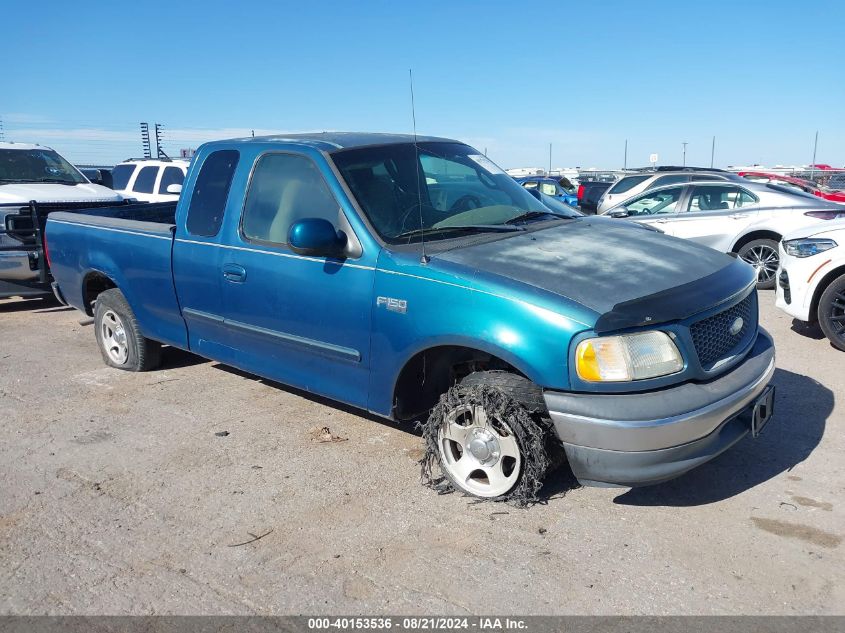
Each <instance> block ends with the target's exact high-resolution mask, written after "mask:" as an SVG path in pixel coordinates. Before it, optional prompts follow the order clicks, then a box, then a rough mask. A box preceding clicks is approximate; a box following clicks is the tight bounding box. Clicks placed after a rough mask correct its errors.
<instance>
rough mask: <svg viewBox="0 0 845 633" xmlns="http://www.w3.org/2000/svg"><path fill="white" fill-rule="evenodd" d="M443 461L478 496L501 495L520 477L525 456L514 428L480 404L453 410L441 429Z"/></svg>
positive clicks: (456, 479) (459, 482)
mask: <svg viewBox="0 0 845 633" xmlns="http://www.w3.org/2000/svg"><path fill="white" fill-rule="evenodd" d="M437 435H438V438H437V439H438V441H437V446H438V448H439V450H440V462H441V464H442V466H443V468H444V469H445V470H446V472H447V473H448V474H449V477H450V478H451V479H452V481H453V482H454V483H455V484H457V485H458V486H459V487H460V488H461V489H462V490H463V491H464V492H468V493H470V494H473V495H476V496H478V497H488V498H492V497H500V496H502V495H504V494H506V493H508V492H509V491H510V490H511V489H512V488H513V487H514V486H515V485H516V482H517V480H518V479H519V472H520V467H521V466H522V456H521V454H520V450H519V445H518V444H517V442H516V437H515V436H514V434H513V431H512V430H511V428H510V427H509V426H508V425H507V423H505V422H504V421H502V420H496V421H495V424H493V423H491V420H490V418H489V417H488V415H487V412H486V411H485V410H484V408H483V407H482V406H480V405H462V406H459V407H456V408H455V409H454V410H453V411H451V412H450V413H449V414H448V416H446V419H445V420H444V421H443V423H442V424H441V426H440V429H439V430H438V433H437Z"/></svg>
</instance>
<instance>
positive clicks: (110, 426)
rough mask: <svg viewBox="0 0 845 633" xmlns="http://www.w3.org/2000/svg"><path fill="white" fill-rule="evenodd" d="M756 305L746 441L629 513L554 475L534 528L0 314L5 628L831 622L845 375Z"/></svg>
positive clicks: (362, 439) (41, 306)
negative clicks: (752, 428) (766, 381)
mask: <svg viewBox="0 0 845 633" xmlns="http://www.w3.org/2000/svg"><path fill="white" fill-rule="evenodd" d="M761 298H762V301H761V303H762V306H761V311H762V314H761V319H762V323H763V325H764V326H765V327H766V328H767V329H769V331H770V332H772V334H773V335H774V338H775V342H776V344H777V348H778V370H777V373H776V375H775V383H776V385H777V388H778V400H777V413H776V416H775V418H774V420H773V421H772V422H771V423H770V424H769V426H768V427H767V429H766V431H765V433H764V434H763V436H762V437H761V438H759V439H758V440H752V439H750V438H747V439H745V440H743V441H742V442H741V443H740V444H738V445H737V446H736V447H735V448H734V449H733V450H731V451H729V452H728V453H726V454H724V455H723V456H721V457H720V458H719V459H717V460H715V461H713V462H711V463H709V464H707V465H705V466H703V467H701V468H699V469H697V470H695V471H693V472H692V473H689V474H688V475H686V476H684V477H682V478H680V479H677V480H675V481H673V482H670V483H668V484H664V485H661V486H655V487H651V488H641V489H637V490H632V491H628V490H624V489H599V488H578V487H577V486H575V484H574V482H573V480H572V476H571V473H569V472H568V471H567V469H566V468H565V467H564V468H563V469H561V470H560V471H558V472H557V473H555V474H554V475H553V476H552V477H551V478H550V480H549V482H548V485H547V486H546V488H545V489H544V495H545V499H546V501H545V502H544V503H543V504H541V505H536V506H534V507H532V508H530V509H518V508H515V507H511V506H508V505H503V504H491V503H473V502H471V501H470V500H468V499H467V498H463V497H461V496H458V495H455V494H452V495H445V496H438V495H437V494H435V493H434V492H432V491H431V490H429V489H426V488H423V487H422V486H421V485H420V484H419V467H418V465H417V461H418V460H419V458H420V456H421V450H422V440H421V439H420V437H419V436H418V435H417V434H415V433H413V432H410V431H409V430H408V429H405V428H399V427H396V426H393V425H391V424H388V423H386V422H384V421H381V420H379V419H375V418H371V417H369V416H367V415H362V414H361V413H360V412H358V411H354V410H350V409H347V408H343V407H337V406H333V405H332V403H330V402H327V401H324V400H322V399H319V398H315V397H312V396H308V395H306V394H302V393H300V392H297V391H294V390H290V389H287V388H285V387H282V386H280V385H277V384H273V383H268V382H266V381H263V380H260V379H257V378H255V377H252V376H249V375H246V374H243V373H241V372H239V371H236V370H233V369H230V368H228V367H225V366H222V365H220V364H217V363H213V362H208V361H205V360H203V359H200V358H198V357H195V356H192V355H190V354H187V353H182V352H179V351H178V350H167V352H166V355H165V364H164V367H163V368H162V369H161V370H158V371H155V372H150V373H146V374H131V373H126V372H121V371H116V370H112V369H109V368H107V367H105V366H104V365H103V363H102V361H101V359H100V355H99V352H98V350H97V347H96V345H95V343H94V334H93V331H92V327H91V326H84V325H80V316H81V315H80V313H77V312H75V311H73V310H70V309H67V308H62V307H57V306H54V305H52V304H48V303H43V302H40V301H37V302H23V301H17V300H7V301H0V327H1V328H2V329H0V433H2V437H3V441H2V442H0V475H2V487H1V488H0V577H2V580H0V613H4V614H41V613H49V614H199V613H206V614H252V613H260V614H290V613H314V614H318V613H326V612H328V613H348V614H351V613H365V614H378V613H388V614H397V613H401V614H411V613H436V614H447V613H448V614H467V613H469V614H471V613H490V612H495V613H519V614H684V613H694V614H811V613H818V614H829V613H839V614H842V613H845V560H843V549H844V548H843V546H842V539H843V535H845V528H843V525H845V521H843V519H845V512H843V506H845V504H843V503H842V501H843V498H845V497H843V492H845V460H844V459H843V448H845V439H843V431H845V405H843V403H842V402H843V398H845V380H843V372H842V367H843V361H845V355H843V353H842V352H838V351H836V350H834V349H833V348H832V347H831V346H830V345H829V344H828V343H827V341H826V340H824V339H822V338H820V336H819V335H818V334H817V333H815V332H813V331H810V332H803V333H799V332H796V331H793V329H792V321H791V319H790V318H789V317H787V316H786V315H784V314H782V313H780V312H779V311H777V310H775V308H774V307H773V302H774V297H773V296H772V293H770V292H766V293H763V294H762V297H761ZM323 426H329V427H330V428H331V431H332V432H333V433H334V434H335V435H336V436H338V437H339V438H343V439H345V441H335V442H325V443H321V442H315V441H314V440H313V437H312V435H313V433H312V432H311V431H312V429H314V428H315V427H316V428H319V427H323ZM226 433H228V434H226ZM265 534H266V535H265ZM262 535H265V536H263V538H260V539H258V540H255V541H253V542H251V543H247V544H243V543H245V542H246V541H249V540H250V539H254V538H255V536H262Z"/></svg>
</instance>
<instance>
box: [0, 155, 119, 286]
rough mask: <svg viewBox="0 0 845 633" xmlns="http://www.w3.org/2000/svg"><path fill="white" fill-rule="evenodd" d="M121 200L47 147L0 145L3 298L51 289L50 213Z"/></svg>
mask: <svg viewBox="0 0 845 633" xmlns="http://www.w3.org/2000/svg"><path fill="white" fill-rule="evenodd" d="M122 201H123V197H122V196H121V195H120V194H118V193H115V192H114V191H112V190H111V189H108V188H106V187H103V186H101V185H95V184H93V183H91V182H90V181H89V180H88V179H87V178H86V177H85V176H83V175H82V174H81V173H80V172H79V170H78V169H76V168H75V167H74V166H73V165H71V164H70V163H69V162H68V161H66V160H65V159H64V158H62V157H61V156H60V155H59V154H58V153H57V152H56V151H55V150H52V149H50V148H49V147H43V146H41V145H30V144H26V143H0V299H2V298H6V297H14V296H21V297H32V296H38V295H44V294H49V293H50V283H49V281H50V280H49V271H48V269H47V263H46V261H45V258H44V253H43V242H42V235H43V233H42V231H43V228H44V222H46V216H47V214H48V213H50V212H51V211H54V210H63V211H68V210H72V209H73V208H74V207H80V208H91V207H96V206H104V205H114V204H119V203H121V202H122Z"/></svg>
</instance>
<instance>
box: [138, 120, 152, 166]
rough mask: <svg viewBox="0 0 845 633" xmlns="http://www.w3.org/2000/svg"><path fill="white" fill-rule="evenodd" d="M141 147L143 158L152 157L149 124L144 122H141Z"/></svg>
mask: <svg viewBox="0 0 845 633" xmlns="http://www.w3.org/2000/svg"><path fill="white" fill-rule="evenodd" d="M141 147H142V148H143V149H144V158H152V157H153V155H152V152H151V151H150V126H149V124H147V123H146V122H142V123H141Z"/></svg>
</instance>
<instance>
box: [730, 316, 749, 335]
mask: <svg viewBox="0 0 845 633" xmlns="http://www.w3.org/2000/svg"><path fill="white" fill-rule="evenodd" d="M743 325H745V321H743V320H742V317H737V318H736V320H735V321H734V322H733V323H731V329H730V330H728V331H729V332H730V333H731V336H736V335H737V334H739V333H740V332H741V331H742V326H743Z"/></svg>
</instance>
